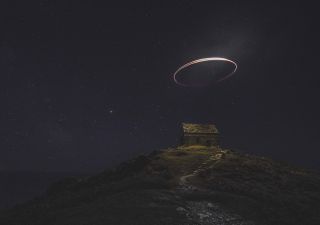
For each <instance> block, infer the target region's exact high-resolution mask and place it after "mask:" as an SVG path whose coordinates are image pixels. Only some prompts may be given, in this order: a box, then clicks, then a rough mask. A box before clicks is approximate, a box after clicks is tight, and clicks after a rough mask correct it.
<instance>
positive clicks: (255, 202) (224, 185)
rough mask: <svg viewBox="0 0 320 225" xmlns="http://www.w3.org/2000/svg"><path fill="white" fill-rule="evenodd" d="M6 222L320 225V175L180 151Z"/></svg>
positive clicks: (75, 184) (207, 151)
mask: <svg viewBox="0 0 320 225" xmlns="http://www.w3.org/2000/svg"><path fill="white" fill-rule="evenodd" d="M0 224H1V225H102V224H103V225H105V224H108V225H209V224H210V225H214V224H217V225H218V224H219V225H227V224H230V225H238V224H239V225H240V224H241V225H249V224H250V225H254V224H262V225H263V224H282V225H286V224H298V225H308V224H310V225H311V224H314V225H316V224H317V225H318V224H320V176H319V174H318V173H315V172H310V171H307V170H303V169H300V168H295V167H292V166H289V165H286V164H284V163H279V162H275V161H273V160H271V159H267V158H263V157H256V156H251V155H246V154H241V153H237V152H234V151H230V150H224V149H221V148H218V147H210V148H208V147H203V146H191V147H183V146H181V147H177V148H171V149H166V150H163V151H158V152H153V153H152V154H150V155H148V156H140V157H138V158H136V159H134V160H131V161H128V162H125V163H123V164H121V165H119V166H118V167H116V168H114V169H112V170H107V171H105V172H103V173H100V174H98V175H96V176H91V177H85V178H81V179H79V178H68V179H64V180H62V181H60V182H57V183H55V184H53V185H52V186H51V187H50V188H49V189H48V190H47V193H46V194H45V195H43V196H42V197H39V198H37V199H34V200H32V201H29V202H27V203H25V204H22V205H19V206H16V207H15V208H12V209H10V210H7V211H2V212H1V213H0Z"/></svg>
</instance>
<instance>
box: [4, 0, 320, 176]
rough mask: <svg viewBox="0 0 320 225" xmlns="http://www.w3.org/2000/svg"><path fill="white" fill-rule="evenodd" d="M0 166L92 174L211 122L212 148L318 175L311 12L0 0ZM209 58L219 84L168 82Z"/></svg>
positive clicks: (235, 5)
mask: <svg viewBox="0 0 320 225" xmlns="http://www.w3.org/2000/svg"><path fill="white" fill-rule="evenodd" d="M5 2H6V3H5ZM0 16H1V20H0V28H1V30H0V32H1V35H0V103H1V105H0V106H1V111H0V170H6V171H11V170H15V171H97V170H102V169H104V168H108V167H110V166H112V165H115V164H116V163H119V162H121V161H124V160H127V159H130V158H132V157H134V156H137V155H138V154H143V153H148V152H151V151H153V150H158V149H161V148H166V147H170V146H175V145H177V143H178V141H179V135H180V123H181V122H195V123H211V122H212V123H215V124H216V125H217V127H218V128H219V130H220V132H221V135H222V145H223V146H224V147H228V148H232V149H235V150H240V151H242V152H247V153H253V154H257V155H262V156H268V157H272V158H275V159H277V160H282V161H287V162H289V163H293V164H295V165H302V166H305V167H308V168H317V169H319V168H320V167H319V164H320V163H319V161H320V160H319V158H320V153H319V150H320V149H319V145H320V138H319V129H320V118H319V115H320V106H319V96H320V89H319V83H320V82H319V62H320V56H319V50H320V48H319V47H320V45H319V40H320V32H319V25H320V20H319V19H320V16H319V12H318V7H317V6H316V5H310V4H307V1H301V2H300V3H295V2H294V1H288V2H287V3H279V2H278V1H277V3H275V1H252V2H250V3H249V2H245V1H234V2H231V1H213V0H212V1H208V3H204V1H170V2H168V3H164V1H153V2H151V1H145V2H142V1H140V2H139V1H127V2H125V1H123V2H119V3H118V4H114V3H111V2H110V1H99V2H98V1H80V0H78V1H1V3H0ZM211 56H220V57H227V58H230V59H232V60H234V61H236V62H237V63H238V66H239V69H238V71H237V73H236V74H235V75H234V76H233V77H231V78H230V79H228V80H226V81H223V82H221V83H219V84H216V85H210V86H207V87H203V88H186V87H181V86H178V85H176V84H175V83H174V81H173V79H172V75H173V73H174V71H175V70H176V69H177V68H178V67H179V66H181V65H182V64H184V63H186V62H188V61H190V60H193V59H197V58H203V57H211Z"/></svg>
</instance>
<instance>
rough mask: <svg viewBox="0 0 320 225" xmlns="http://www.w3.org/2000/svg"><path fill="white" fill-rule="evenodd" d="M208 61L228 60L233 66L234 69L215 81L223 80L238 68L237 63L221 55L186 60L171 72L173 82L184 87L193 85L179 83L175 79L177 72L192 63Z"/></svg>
mask: <svg viewBox="0 0 320 225" xmlns="http://www.w3.org/2000/svg"><path fill="white" fill-rule="evenodd" d="M208 61H224V62H229V63H231V64H232V65H233V66H234V69H233V70H232V71H231V73H228V74H227V75H226V76H224V77H222V78H221V79H219V80H218V81H217V82H220V81H223V80H225V79H227V78H229V77H231V76H232V75H233V74H234V73H235V72H236V71H237V69H238V65H237V63H235V62H234V61H232V60H230V59H227V58H222V57H210V58H202V59H196V60H193V61H191V62H188V63H186V64H184V65H183V66H181V67H180V68H179V69H177V71H176V72H175V73H174V74H173V79H174V82H175V83H176V84H178V85H181V86H184V87H190V86H193V85H188V84H185V83H181V82H179V81H178V79H177V75H178V73H179V72H180V71H181V70H183V69H185V68H187V67H189V66H191V65H194V64H197V63H201V62H208Z"/></svg>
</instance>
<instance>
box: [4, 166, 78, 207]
mask: <svg viewBox="0 0 320 225" xmlns="http://www.w3.org/2000/svg"><path fill="white" fill-rule="evenodd" d="M81 175H83V174H80V173H71V172H20V171H18V172H13V171H10V172H8V171H6V172H4V171H2V172H0V199H1V201H0V209H2V208H8V207H12V206H14V205H15V204H18V203H22V202H25V201H27V200H31V199H32V198H34V197H36V196H39V195H40V194H42V193H44V192H45V190H46V189H47V188H48V187H49V186H50V184H52V183H53V182H56V181H58V180H61V179H63V178H65V177H70V176H81Z"/></svg>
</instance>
